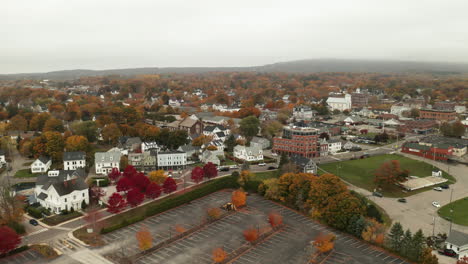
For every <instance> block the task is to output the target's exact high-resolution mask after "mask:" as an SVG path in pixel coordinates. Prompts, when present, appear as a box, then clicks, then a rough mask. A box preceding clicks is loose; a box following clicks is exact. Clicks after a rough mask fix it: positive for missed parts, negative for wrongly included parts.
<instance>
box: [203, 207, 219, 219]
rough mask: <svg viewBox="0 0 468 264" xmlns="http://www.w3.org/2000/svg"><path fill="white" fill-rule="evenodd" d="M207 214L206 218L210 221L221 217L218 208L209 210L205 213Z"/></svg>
mask: <svg viewBox="0 0 468 264" xmlns="http://www.w3.org/2000/svg"><path fill="white" fill-rule="evenodd" d="M206 212H207V214H208V217H209V218H210V219H211V220H216V219H219V218H220V217H221V210H220V209H219V208H216V207H214V208H209V209H208V210H207V211H206Z"/></svg>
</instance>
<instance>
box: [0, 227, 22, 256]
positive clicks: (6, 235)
mask: <svg viewBox="0 0 468 264" xmlns="http://www.w3.org/2000/svg"><path fill="white" fill-rule="evenodd" d="M0 237H1V238H2V239H0V254H5V253H8V252H10V251H12V250H13V249H15V248H16V247H17V246H18V245H19V244H20V243H21V237H20V236H19V235H18V234H16V232H15V230H13V229H11V228H10V227H8V226H1V227H0Z"/></svg>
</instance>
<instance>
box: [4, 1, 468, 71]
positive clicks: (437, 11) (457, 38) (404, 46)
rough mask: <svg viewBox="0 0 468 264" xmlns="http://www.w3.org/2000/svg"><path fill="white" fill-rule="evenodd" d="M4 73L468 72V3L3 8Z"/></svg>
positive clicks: (30, 4)
mask: <svg viewBox="0 0 468 264" xmlns="http://www.w3.org/2000/svg"><path fill="white" fill-rule="evenodd" d="M1 2H2V3H1V5H0V41H1V44H0V73H17V72H44V71H52V70H63V69H113V68H130V67H169V66H254V65H262V64H268V63H274V62H279V61H288V60H297V59H311V58H345V59H346V58H351V59H353V58H357V59H392V60H424V61H450V62H468V15H467V11H468V1H467V0H385V1H383V0H352V1H351V0H342V1H338V0H327V1H318V0H304V1H295V0H282V1H274V0H231V1H226V0H185V1H181V0H165V1H163V0H66V1H64V0H55V1H54V0H2V1H1Z"/></svg>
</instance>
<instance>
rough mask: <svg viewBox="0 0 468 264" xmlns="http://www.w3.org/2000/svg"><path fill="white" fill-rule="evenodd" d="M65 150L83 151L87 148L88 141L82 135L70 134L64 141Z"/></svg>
mask: <svg viewBox="0 0 468 264" xmlns="http://www.w3.org/2000/svg"><path fill="white" fill-rule="evenodd" d="M65 148H66V150H67V151H84V152H86V151H87V150H88V149H89V142H88V139H86V138H85V137H84V136H70V137H68V138H67V140H66V141H65Z"/></svg>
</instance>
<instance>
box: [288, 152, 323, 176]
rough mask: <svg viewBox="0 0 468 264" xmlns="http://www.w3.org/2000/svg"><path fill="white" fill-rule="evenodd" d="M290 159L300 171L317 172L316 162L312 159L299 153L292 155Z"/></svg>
mask: <svg viewBox="0 0 468 264" xmlns="http://www.w3.org/2000/svg"><path fill="white" fill-rule="evenodd" d="M290 160H291V162H292V163H294V164H295V165H296V166H297V168H298V169H299V171H300V172H303V173H312V174H317V164H315V162H314V161H313V160H312V159H309V158H306V157H304V156H301V155H292V156H291V157H290Z"/></svg>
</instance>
